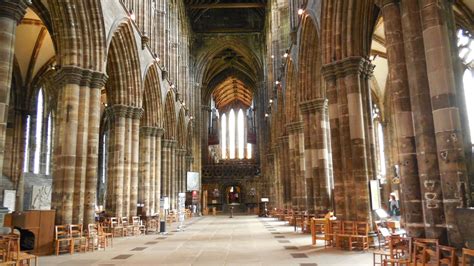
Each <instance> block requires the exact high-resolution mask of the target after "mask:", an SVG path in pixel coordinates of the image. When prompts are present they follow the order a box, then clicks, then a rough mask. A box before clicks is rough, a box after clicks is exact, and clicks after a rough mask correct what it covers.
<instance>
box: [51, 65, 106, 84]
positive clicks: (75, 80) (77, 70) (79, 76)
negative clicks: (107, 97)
mask: <svg viewBox="0 0 474 266" xmlns="http://www.w3.org/2000/svg"><path fill="white" fill-rule="evenodd" d="M107 79H108V76H107V75H106V74H104V73H102V72H97V71H93V70H90V69H84V68H81V67H77V66H62V67H61V68H60V69H59V70H58V71H57V72H56V76H55V77H54V81H55V83H56V86H58V87H59V88H61V87H63V86H64V85H66V84H74V85H79V86H83V87H90V88H102V87H103V86H104V85H105V82H107Z"/></svg>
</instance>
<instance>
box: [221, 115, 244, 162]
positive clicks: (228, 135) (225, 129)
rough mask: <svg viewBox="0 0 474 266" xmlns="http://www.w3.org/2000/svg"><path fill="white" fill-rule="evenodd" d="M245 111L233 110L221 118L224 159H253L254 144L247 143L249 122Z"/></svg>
mask: <svg viewBox="0 0 474 266" xmlns="http://www.w3.org/2000/svg"><path fill="white" fill-rule="evenodd" d="M246 112H247V111H245V110H243V109H238V110H234V109H231V110H230V111H227V112H226V113H224V114H222V115H221V117H220V119H221V120H220V121H221V123H220V132H221V136H220V147H221V152H222V153H221V158H222V159H251V158H252V144H251V143H248V142H247V120H248V118H247V117H246V115H245V113H246Z"/></svg>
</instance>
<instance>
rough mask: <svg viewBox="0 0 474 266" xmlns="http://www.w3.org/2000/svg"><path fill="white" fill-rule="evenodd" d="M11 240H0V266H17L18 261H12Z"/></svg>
mask: <svg viewBox="0 0 474 266" xmlns="http://www.w3.org/2000/svg"><path fill="white" fill-rule="evenodd" d="M10 242H11V241H10V239H8V238H2V239H0V265H16V261H14V260H12V259H11V255H10Z"/></svg>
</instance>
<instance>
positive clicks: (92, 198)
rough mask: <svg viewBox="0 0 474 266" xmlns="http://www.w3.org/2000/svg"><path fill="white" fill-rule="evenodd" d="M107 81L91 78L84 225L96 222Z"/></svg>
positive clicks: (102, 77) (100, 77)
mask: <svg viewBox="0 0 474 266" xmlns="http://www.w3.org/2000/svg"><path fill="white" fill-rule="evenodd" d="M106 81H107V75H105V74H102V73H94V74H93V75H92V78H91V85H90V92H89V109H88V110H87V115H88V117H89V132H88V137H87V153H86V154H87V167H86V177H85V182H86V184H85V193H84V221H83V223H84V225H86V224H89V223H94V222H95V206H96V204H97V178H98V170H97V167H98V159H99V157H98V155H99V128H100V90H101V89H102V88H103V87H104V85H105V82H106ZM51 122H52V121H51ZM51 133H52V132H51Z"/></svg>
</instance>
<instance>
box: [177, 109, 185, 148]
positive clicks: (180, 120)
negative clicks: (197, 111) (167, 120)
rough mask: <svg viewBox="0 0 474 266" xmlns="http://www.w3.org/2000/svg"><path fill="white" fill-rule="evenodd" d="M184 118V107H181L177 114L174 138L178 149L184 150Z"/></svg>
mask: <svg viewBox="0 0 474 266" xmlns="http://www.w3.org/2000/svg"><path fill="white" fill-rule="evenodd" d="M184 117H185V111H184V107H181V109H180V110H179V114H178V123H177V128H176V138H177V141H178V148H180V149H184V148H185V147H186V121H185V119H184Z"/></svg>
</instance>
